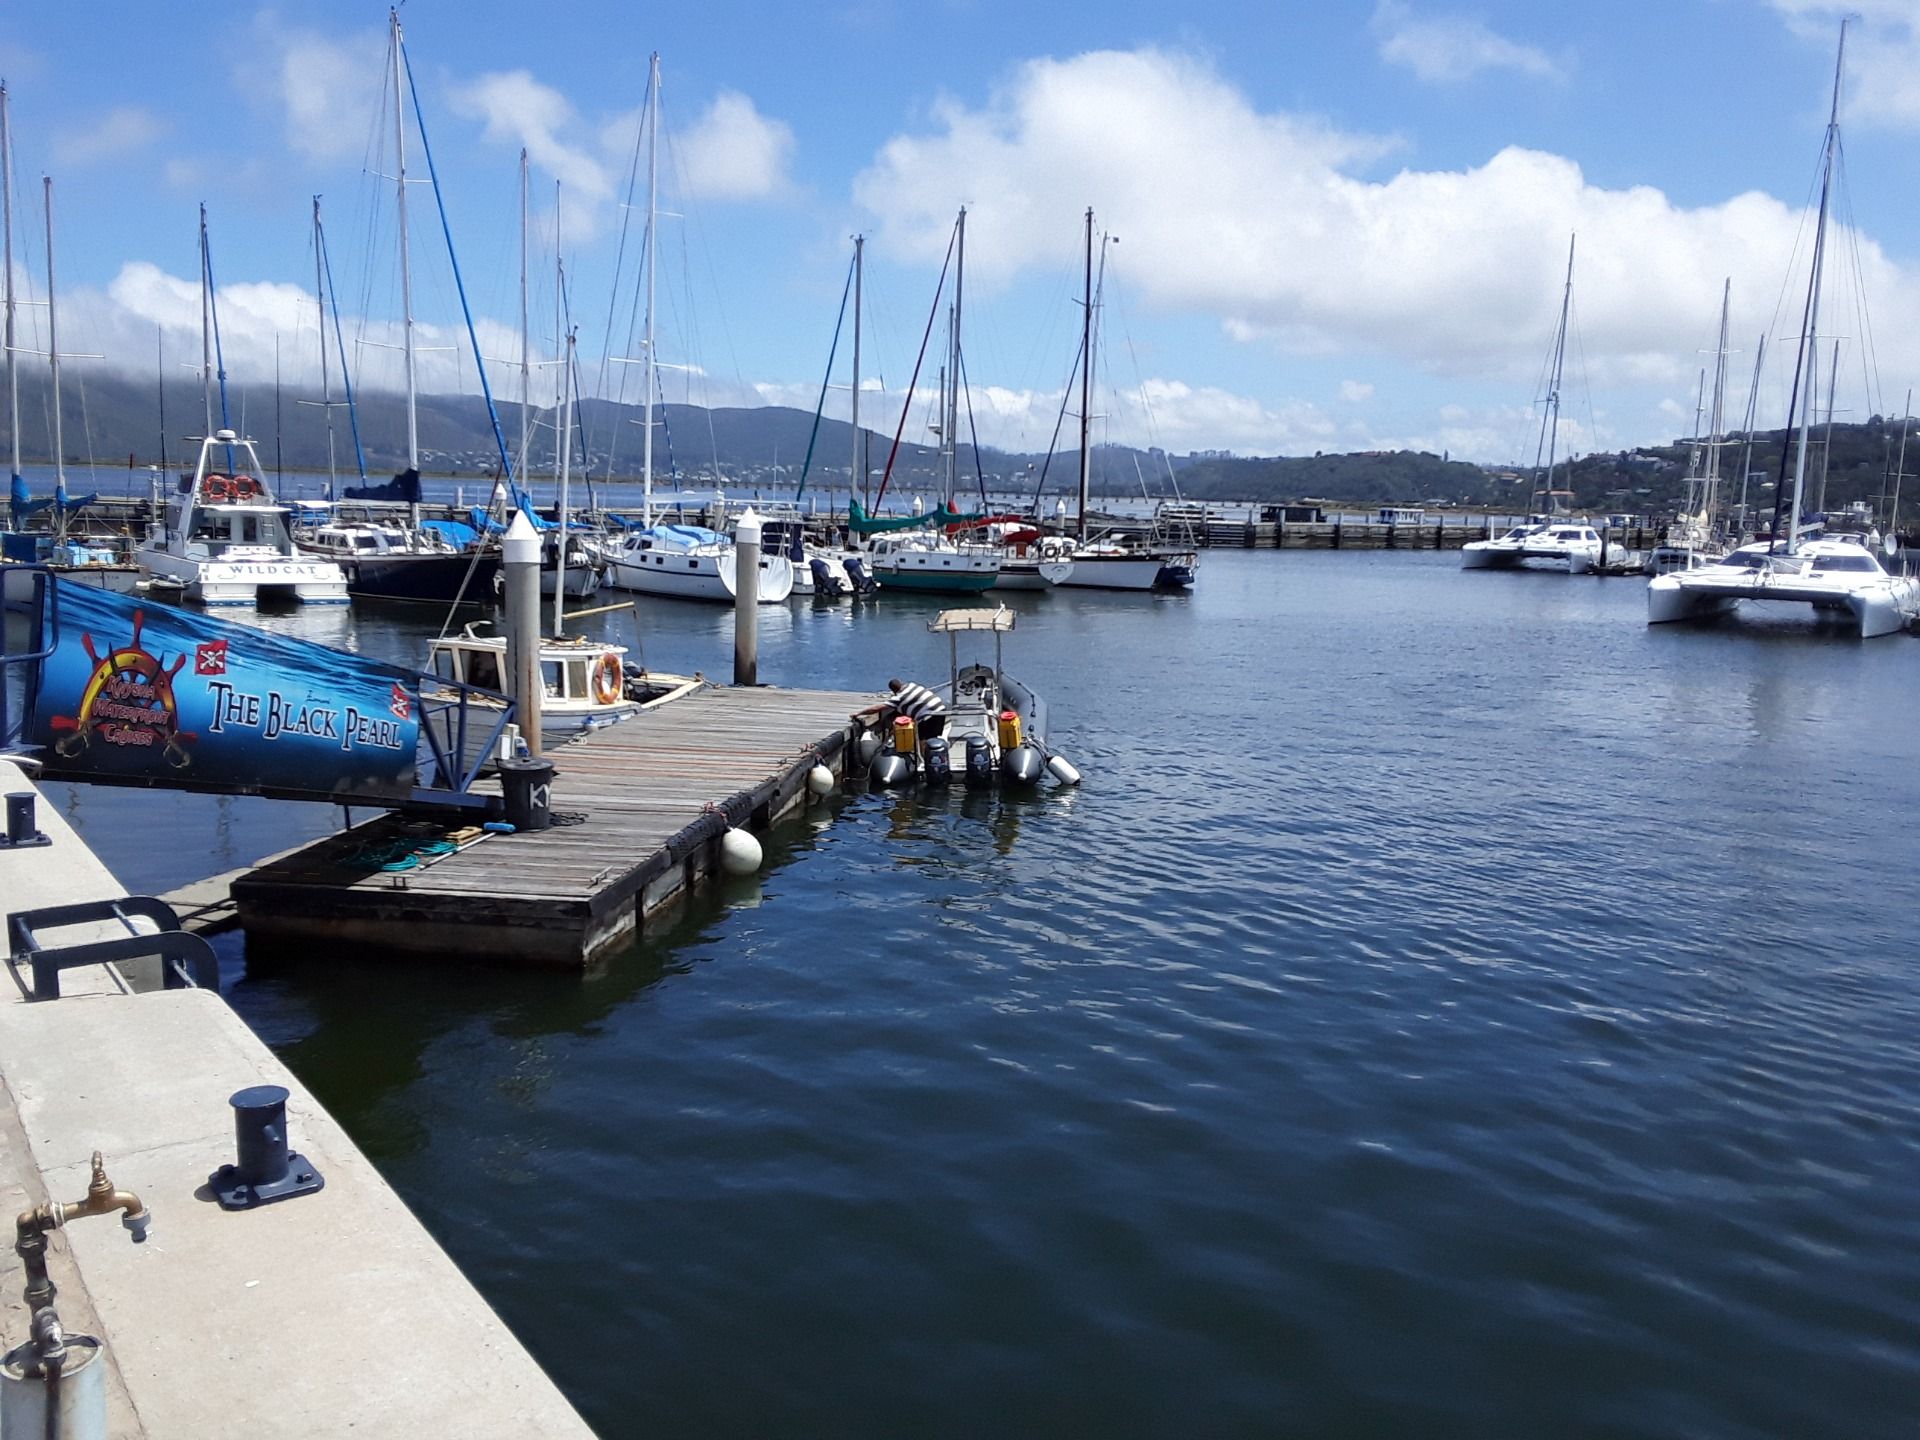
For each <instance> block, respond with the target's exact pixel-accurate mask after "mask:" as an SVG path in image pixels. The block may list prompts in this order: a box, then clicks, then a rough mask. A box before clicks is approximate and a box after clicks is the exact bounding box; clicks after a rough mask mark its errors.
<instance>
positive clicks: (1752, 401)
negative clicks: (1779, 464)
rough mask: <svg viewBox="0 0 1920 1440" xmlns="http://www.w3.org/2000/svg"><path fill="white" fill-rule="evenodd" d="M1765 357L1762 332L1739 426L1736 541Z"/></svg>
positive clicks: (1744, 515) (1744, 519)
mask: <svg viewBox="0 0 1920 1440" xmlns="http://www.w3.org/2000/svg"><path fill="white" fill-rule="evenodd" d="M1766 359H1767V337H1766V335H1765V334H1764V333H1763V334H1762V335H1761V336H1760V342H1759V344H1757V345H1755V346H1754V347H1753V379H1752V380H1751V381H1749V382H1748V384H1747V420H1746V424H1745V425H1743V426H1741V429H1742V430H1744V431H1745V432H1746V437H1747V443H1746V445H1745V447H1744V448H1743V449H1742V450H1741V452H1740V529H1739V533H1738V534H1736V535H1735V536H1734V537H1733V538H1734V539H1735V540H1736V542H1737V541H1738V540H1739V539H1740V538H1741V537H1742V536H1743V535H1744V534H1745V533H1746V528H1747V482H1748V481H1749V480H1751V479H1752V478H1753V422H1754V418H1755V416H1756V415H1757V414H1758V412H1759V409H1760V368H1761V366H1762V365H1764V364H1765V363H1766Z"/></svg>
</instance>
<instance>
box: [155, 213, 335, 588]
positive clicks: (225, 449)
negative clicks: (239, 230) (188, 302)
mask: <svg viewBox="0 0 1920 1440" xmlns="http://www.w3.org/2000/svg"><path fill="white" fill-rule="evenodd" d="M200 298H201V303H200V364H201V390H202V401H203V403H204V406H205V409H206V417H207V427H206V433H205V434H204V435H202V436H200V437H198V438H199V441H200V453H199V455H198V456H197V457H196V458H195V460H194V465H193V474H192V475H191V476H187V477H185V478H183V479H182V481H181V483H180V488H179V489H178V490H177V491H175V493H174V494H173V495H171V496H169V497H168V498H167V502H166V505H165V507H164V508H163V510H162V511H161V516H160V519H159V521H158V522H156V523H155V524H154V525H152V526H151V527H149V529H148V531H147V538H146V539H145V541H144V542H142V544H141V546H140V552H139V561H140V564H141V566H142V567H143V568H144V569H145V570H146V571H147V572H148V573H149V574H150V575H152V576H153V577H154V578H155V579H156V580H160V581H165V582H167V583H169V584H171V585H174V586H178V587H179V588H180V590H181V591H182V593H184V594H185V596H186V598H187V599H189V600H198V601H199V602H201V603H202V604H204V605H258V604H259V603H260V602H261V601H263V600H297V601H299V602H301V603H302V604H308V605H344V604H346V603H347V577H346V573H345V572H344V571H343V570H341V568H340V567H339V566H338V565H337V564H335V563H334V562H333V561H331V560H327V559H322V558H320V557H317V556H312V555H303V554H301V553H300V552H299V551H298V550H296V549H295V548H294V543H293V536H292V535H291V534H290V533H289V531H288V529H287V507H286V506H284V505H281V504H278V503H277V502H276V501H275V500H274V497H273V492H272V490H271V489H269V488H268V485H267V481H266V467H264V466H263V465H261V463H260V455H259V452H258V451H257V450H256V449H255V448H254V443H253V441H252V440H251V439H250V438H248V437H246V436H244V435H240V434H238V433H237V432H235V431H233V430H231V429H227V428H224V427H222V428H221V429H218V430H216V429H215V428H214V426H213V386H214V382H215V380H216V379H217V380H218V382H219V384H220V386H221V411H222V415H223V418H224V413H225V410H226V398H225V397H226V390H225V386H226V370H225V369H224V367H223V368H221V369H220V370H219V371H218V373H217V375H216V372H215V369H214V363H215V353H216V349H217V344H216V341H215V337H214V329H215V320H214V303H215V302H214V295H213V259H212V251H211V250H210V249H209V247H208V242H207V207H206V206H204V205H202V206H201V207H200Z"/></svg>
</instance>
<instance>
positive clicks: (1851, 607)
mask: <svg viewBox="0 0 1920 1440" xmlns="http://www.w3.org/2000/svg"><path fill="white" fill-rule="evenodd" d="M1743 600H1783V601H1793V602H1796V603H1798V604H1803V605H1811V606H1813V607H1814V609H1815V610H1816V611H1819V612H1821V613H1823V614H1828V615H1838V616H1846V617H1848V618H1849V621H1850V623H1851V624H1852V625H1854V626H1856V627H1857V628H1858V633H1859V635H1860V638H1861V639H1863V640H1871V639H1873V638H1874V637H1875V636H1877V635H1891V634H1892V633H1893V632H1895V631H1896V630H1900V629H1903V628H1904V627H1905V625H1906V623H1907V621H1908V620H1909V619H1910V618H1912V617H1913V616H1914V615H1915V614H1920V578H1915V577H1914V576H1911V575H1893V574H1889V573H1888V572H1887V570H1886V568H1885V567H1884V566H1883V565H1881V563H1880V559H1879V557H1878V556H1877V555H1875V554H1874V553H1873V551H1872V550H1871V549H1869V548H1868V547H1867V546H1865V545H1863V544H1861V543H1860V542H1859V541H1858V540H1855V539H1851V538H1845V537H1841V536H1824V537H1822V538H1820V539H1814V540H1802V541H1801V542H1800V543H1799V545H1797V546H1794V547H1791V548H1788V547H1787V546H1785V545H1784V544H1783V543H1781V542H1777V541H1766V540H1762V541H1759V542H1758V543H1756V544H1752V545H1742V546H1741V547H1740V548H1739V549H1737V550H1735V551H1733V552H1732V553H1731V554H1729V555H1726V556H1723V557H1721V558H1720V559H1717V560H1712V561H1709V562H1707V563H1706V564H1703V565H1698V566H1696V567H1695V568H1693V569H1691V570H1678V571H1675V572H1673V573H1672V574H1668V575H1656V576H1655V577H1654V578H1653V579H1652V580H1649V581H1648V582H1647V623H1648V624H1649V625H1660V624H1666V623H1670V622H1673V621H1683V620H1706V619H1711V618H1712V617H1714V616H1718V615H1727V614H1731V613H1732V612H1733V610H1734V609H1735V608H1736V607H1737V606H1738V605H1739V603H1740V602H1741V601H1743Z"/></svg>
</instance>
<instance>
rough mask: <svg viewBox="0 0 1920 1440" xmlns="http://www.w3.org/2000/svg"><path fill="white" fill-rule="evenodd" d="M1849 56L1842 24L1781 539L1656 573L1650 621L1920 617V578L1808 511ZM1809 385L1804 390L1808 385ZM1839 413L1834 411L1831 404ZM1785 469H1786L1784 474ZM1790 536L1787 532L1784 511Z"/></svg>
mask: <svg viewBox="0 0 1920 1440" xmlns="http://www.w3.org/2000/svg"><path fill="white" fill-rule="evenodd" d="M1846 53H1847V28H1846V22H1845V21H1842V22H1841V26H1840V49H1839V55H1838V56H1837V57H1836V58H1835V60H1834V67H1833V105H1832V108H1831V110H1830V112H1829V114H1828V119H1827V134H1826V145H1825V147H1824V150H1823V153H1822V159H1821V176H1820V208H1819V214H1818V217H1817V219H1816V221H1815V227H1814V239H1813V266H1812V273H1811V274H1810V275H1809V277H1808V281H1807V304H1806V324H1805V326H1804V327H1803V330H1802V334H1801V336H1800V350H1799V354H1798V357H1797V361H1796V365H1795V377H1794V378H1795V385H1794V393H1793V395H1792V396H1791V397H1790V398H1789V400H1788V418H1787V427H1786V428H1787V430H1788V431H1789V432H1791V431H1792V429H1793V407H1794V406H1795V405H1796V404H1797V405H1799V406H1800V432H1799V436H1798V444H1797V446H1796V448H1795V454H1794V467H1793V486H1792V492H1793V493H1792V498H1791V501H1790V502H1789V501H1788V500H1787V497H1786V496H1785V495H1779V496H1778V498H1777V499H1776V502H1775V503H1776V516H1775V523H1774V535H1773V537H1772V538H1769V539H1766V540H1762V541H1759V542H1757V543H1755V544H1751V545H1743V546H1741V547H1740V548H1739V549H1737V550H1735V551H1733V553H1732V554H1730V555H1727V556H1725V557H1724V558H1722V559H1720V560H1717V561H1715V562H1714V563H1712V564H1708V565H1704V566H1701V567H1699V568H1697V569H1691V570H1682V571H1676V572H1675V573H1673V574H1670V575H1657V576H1655V577H1654V578H1653V579H1652V580H1650V581H1649V582H1648V583H1647V623H1648V624H1649V625H1658V624H1664V623H1668V622H1672V621H1681V620H1701V619H1707V618H1710V617H1713V616H1718V615H1726V614H1729V613H1731V612H1732V611H1733V610H1734V609H1735V608H1736V607H1737V606H1738V605H1739V603H1740V602H1741V601H1743V600H1766V601H1787V602H1791V603H1795V604H1803V605H1811V606H1813V607H1814V609H1815V610H1816V611H1820V612H1823V613H1826V614H1831V615H1835V616H1841V617H1845V618H1846V620H1847V623H1848V628H1850V629H1852V630H1853V632H1854V633H1855V634H1857V635H1858V636H1860V638H1862V639H1871V638H1873V637H1875V636H1878V635H1890V634H1892V633H1894V632H1895V631H1897V630H1900V629H1902V628H1904V626H1905V625H1906V622H1907V621H1908V619H1910V618H1911V617H1912V616H1913V615H1915V614H1916V613H1920V579H1916V578H1915V577H1913V576H1910V575H1892V574H1889V573H1888V572H1887V570H1886V569H1885V567H1884V566H1882V565H1881V563H1880V559H1879V557H1878V556H1877V555H1875V554H1874V553H1873V551H1872V550H1871V549H1870V548H1868V547H1867V546H1866V545H1864V544H1862V543H1860V541H1859V540H1857V539H1852V538H1846V537H1841V536H1825V535H1818V534H1817V533H1815V529H1814V527H1813V526H1812V525H1810V524H1809V519H1808V514H1807V507H1806V486H1807V460H1808V451H1809V449H1810V448H1811V441H1812V405H1811V402H1810V401H1808V399H1807V396H1806V395H1805V394H1803V393H1802V391H1803V389H1804V390H1808V391H1810V390H1811V389H1812V382H1811V379H1810V373H1811V371H1812V369H1813V365H1814V362H1815V359H1816V357H1817V355H1818V349H1817V347H1818V344H1819V338H1820V298H1821V283H1822V279H1823V274H1822V272H1823V270H1824V268H1825V261H1826V241H1827V219H1828V214H1829V211H1830V206H1831V200H1832V189H1833V180H1834V165H1835V160H1836V157H1837V155H1838V152H1839V146H1840V82H1841V79H1842V75H1843V67H1844V64H1845V61H1846ZM1803 382H1804V384H1803ZM1829 408H1831V406H1829ZM1783 469H1784V467H1783ZM1782 511H1783V512H1784V519H1785V521H1786V533H1785V534H1784V535H1782V534H1781V533H1780V521H1781V519H1782V518H1783V516H1782V514H1781V513H1779V512H1782Z"/></svg>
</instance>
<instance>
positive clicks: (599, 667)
mask: <svg viewBox="0 0 1920 1440" xmlns="http://www.w3.org/2000/svg"><path fill="white" fill-rule="evenodd" d="M592 680H593V698H594V699H595V700H596V701H598V702H599V703H600V704H602V705H611V704H613V702H614V701H616V700H618V699H619V698H620V691H621V687H622V686H623V685H624V683H625V681H626V676H625V675H624V674H623V673H622V672H621V669H620V657H619V656H618V655H616V654H614V653H613V651H611V650H609V651H607V652H606V653H605V654H604V655H602V656H601V657H600V658H599V659H598V660H596V661H594V662H593V676H592Z"/></svg>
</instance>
